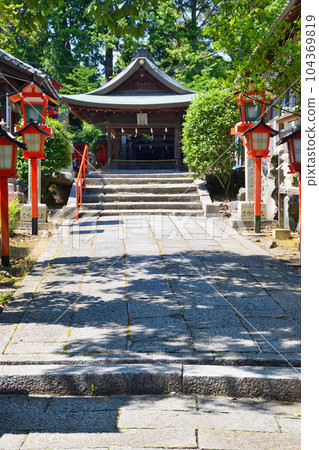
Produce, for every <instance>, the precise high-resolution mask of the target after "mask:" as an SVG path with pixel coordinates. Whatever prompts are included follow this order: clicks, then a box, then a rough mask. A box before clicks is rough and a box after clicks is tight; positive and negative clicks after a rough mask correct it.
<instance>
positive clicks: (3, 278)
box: [0, 229, 51, 313]
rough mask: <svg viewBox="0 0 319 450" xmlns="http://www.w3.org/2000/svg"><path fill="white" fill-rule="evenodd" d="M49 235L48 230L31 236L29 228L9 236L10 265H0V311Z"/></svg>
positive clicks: (46, 241)
mask: <svg viewBox="0 0 319 450" xmlns="http://www.w3.org/2000/svg"><path fill="white" fill-rule="evenodd" d="M50 236H51V235H50V233H49V232H48V231H40V232H39V234H38V235H37V236H33V235H32V234H31V229H30V231H29V230H17V231H16V232H15V234H14V236H13V237H11V238H10V267H2V266H0V313H1V312H2V310H3V309H4V307H5V305H6V304H7V303H9V301H10V299H11V298H12V296H13V294H14V291H15V290H16V288H17V287H18V286H19V284H20V283H21V281H22V280H23V278H24V277H25V275H26V274H27V273H28V272H29V270H30V269H31V267H32V266H33V264H34V263H35V261H36V260H37V259H38V257H39V256H40V255H41V253H42V252H43V250H44V249H45V247H46V246H47V244H48V242H49V239H50Z"/></svg>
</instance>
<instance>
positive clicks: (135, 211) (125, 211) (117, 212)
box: [79, 207, 204, 217]
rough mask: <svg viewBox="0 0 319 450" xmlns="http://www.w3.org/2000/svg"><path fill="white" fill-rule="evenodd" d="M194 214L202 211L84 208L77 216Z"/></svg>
mask: <svg viewBox="0 0 319 450" xmlns="http://www.w3.org/2000/svg"><path fill="white" fill-rule="evenodd" d="M118 215H121V216H136V215H137V216H145V215H159V216H196V217H202V216H203V215H204V212H203V211H202V210H200V209H95V210H94V209H85V207H83V208H82V209H80V211H79V217H83V216H86V217H87V216H90V217H91V216H93V217H95V216H99V217H102V216H118Z"/></svg>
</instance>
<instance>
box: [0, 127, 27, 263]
mask: <svg viewBox="0 0 319 450" xmlns="http://www.w3.org/2000/svg"><path fill="white" fill-rule="evenodd" d="M17 146H18V147H21V148H26V146H25V144H23V143H22V142H19V141H17V140H16V139H14V137H13V136H12V135H11V134H10V133H8V132H7V131H6V130H5V128H4V127H2V126H1V125H0V193H1V195H0V212H1V262H2V265H3V266H5V267H8V266H9V265H10V247H9V195H8V178H17V169H16V165H17Z"/></svg>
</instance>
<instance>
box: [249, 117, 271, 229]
mask: <svg viewBox="0 0 319 450" xmlns="http://www.w3.org/2000/svg"><path fill="white" fill-rule="evenodd" d="M277 134H278V131H276V130H273V129H272V128H270V127H269V126H268V125H266V123H265V121H264V119H263V118H261V119H260V120H259V121H258V122H257V123H256V124H255V125H253V126H251V127H250V128H249V129H248V130H246V131H244V132H243V133H242V134H241V137H242V138H244V141H245V146H246V147H247V149H248V151H247V156H248V158H255V219H254V225H255V232H256V233H260V228H261V158H266V157H267V156H269V140H270V138H271V137H273V136H276V135H277Z"/></svg>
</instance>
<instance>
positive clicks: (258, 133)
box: [241, 118, 278, 158]
mask: <svg viewBox="0 0 319 450" xmlns="http://www.w3.org/2000/svg"><path fill="white" fill-rule="evenodd" d="M277 134H278V131H276V130H274V129H272V128H270V127H269V126H268V125H267V124H266V123H265V121H264V119H263V118H261V119H260V120H259V121H258V122H257V123H256V124H255V125H253V126H251V127H250V128H249V129H248V130H246V131H244V132H243V133H242V134H241V136H242V137H244V139H245V143H246V146H247V155H248V158H256V157H258V156H260V157H262V158H266V157H267V156H269V141H270V138H271V137H273V136H276V135H277Z"/></svg>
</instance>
